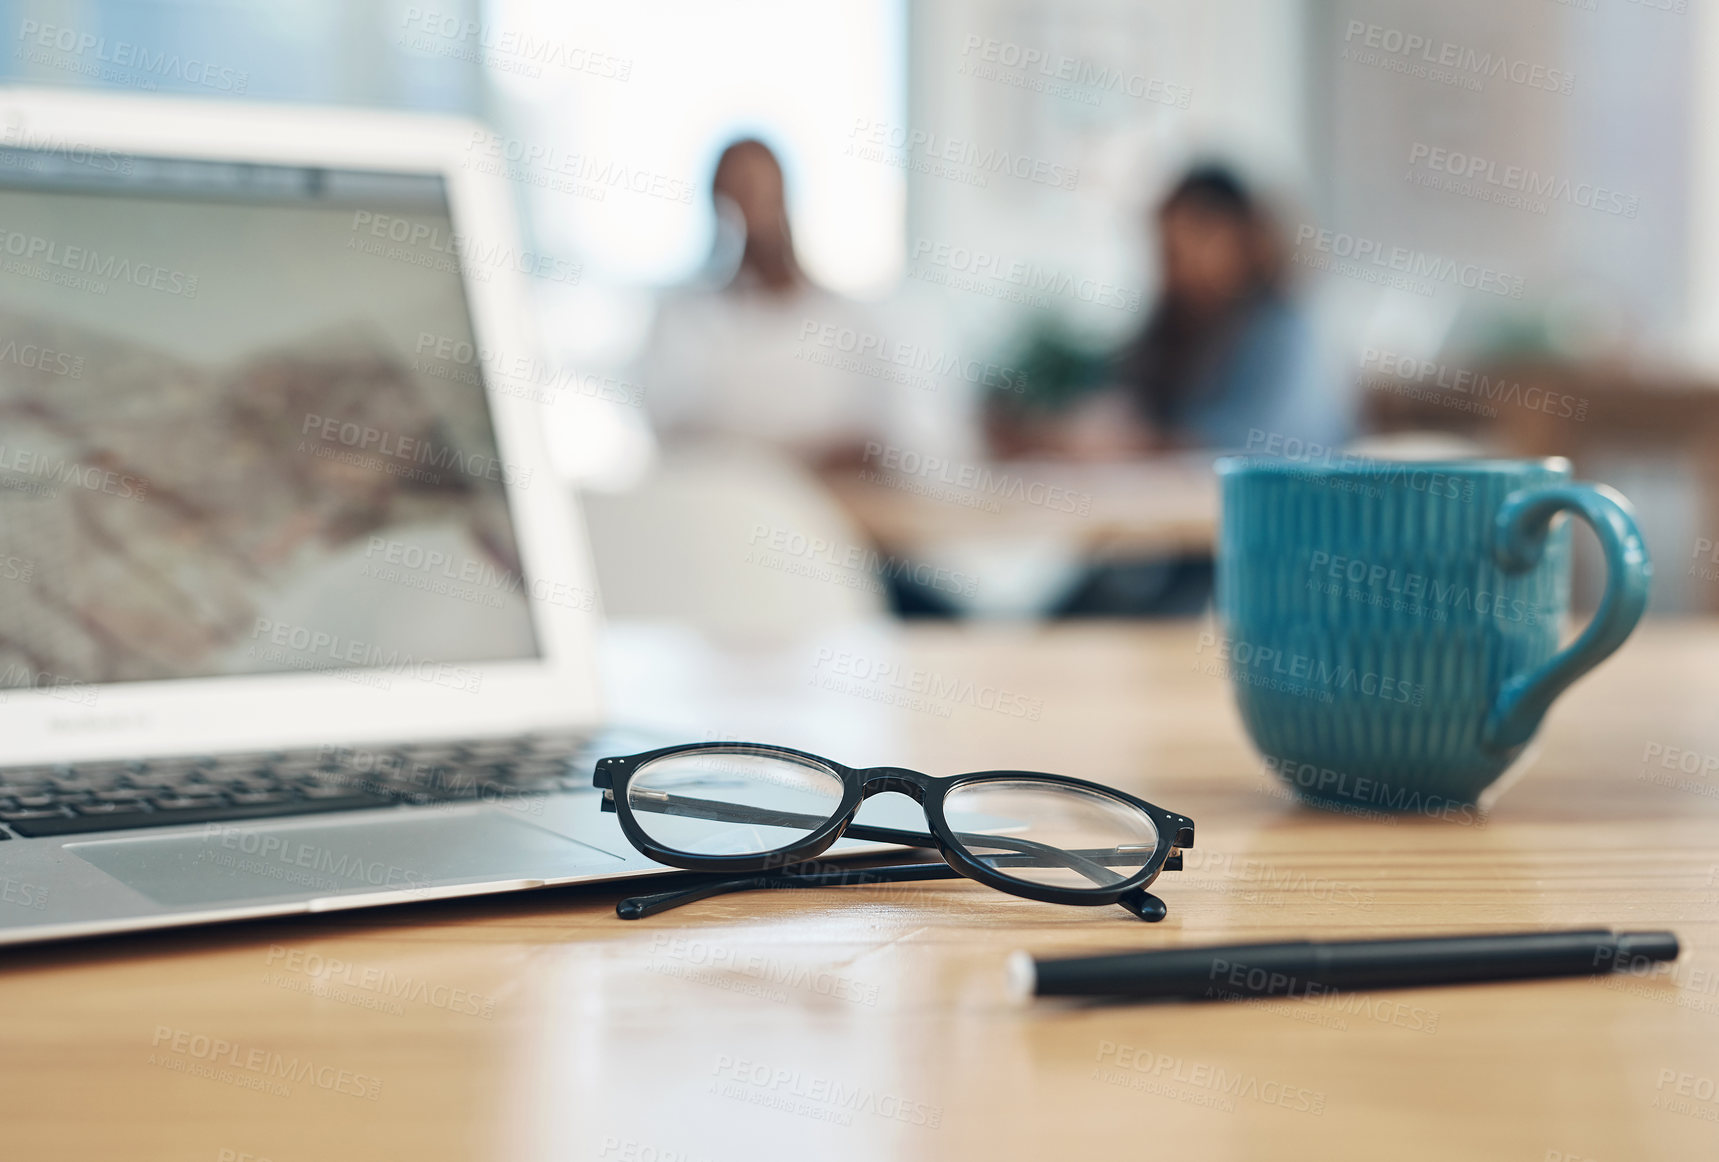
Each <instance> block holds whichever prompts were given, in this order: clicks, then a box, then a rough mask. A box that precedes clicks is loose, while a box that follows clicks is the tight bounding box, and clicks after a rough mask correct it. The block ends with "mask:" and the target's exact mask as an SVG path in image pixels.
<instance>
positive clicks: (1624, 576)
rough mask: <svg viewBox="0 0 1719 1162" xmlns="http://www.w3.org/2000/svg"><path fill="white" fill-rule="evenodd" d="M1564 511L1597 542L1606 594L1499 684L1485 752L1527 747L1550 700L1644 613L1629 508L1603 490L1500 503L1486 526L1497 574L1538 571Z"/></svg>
mask: <svg viewBox="0 0 1719 1162" xmlns="http://www.w3.org/2000/svg"><path fill="white" fill-rule="evenodd" d="M1566 510H1567V511H1569V512H1573V513H1575V514H1576V515H1577V516H1579V517H1581V518H1582V519H1583V520H1585V521H1587V522H1588V526H1589V527H1590V528H1592V529H1593V530H1594V535H1595V536H1596V537H1598V538H1599V540H1600V548H1601V549H1602V550H1603V551H1604V552H1605V555H1606V593H1605V596H1604V597H1602V598H1601V599H1600V607H1599V609H1597V610H1595V611H1594V617H1593V620H1592V621H1590V622H1588V627H1587V628H1586V629H1584V630H1583V631H1582V632H1581V635H1580V636H1578V637H1577V638H1576V640H1575V641H1573V642H1571V643H1570V645H1569V646H1568V647H1567V648H1565V649H1562V650H1559V651H1558V652H1557V653H1556V654H1554V655H1553V656H1552V657H1551V659H1550V660H1548V661H1546V662H1544V663H1542V664H1541V665H1540V666H1538V667H1536V668H1535V669H1533V670H1530V671H1529V672H1528V673H1526V674H1518V675H1516V676H1515V677H1513V678H1510V679H1509V680H1507V681H1506V682H1505V683H1504V688H1503V689H1501V690H1500V691H1499V692H1498V698H1497V699H1496V700H1495V701H1494V702H1493V704H1492V713H1491V714H1490V715H1488V716H1487V720H1486V727H1485V729H1484V731H1483V732H1482V734H1481V743H1482V745H1484V746H1486V747H1488V748H1490V749H1492V750H1511V749H1513V748H1516V747H1519V746H1521V745H1522V744H1523V743H1525V742H1527V741H1528V739H1529V737H1530V736H1532V735H1533V733H1534V731H1535V729H1536V728H1537V727H1538V726H1539V725H1540V719H1541V718H1542V717H1543V716H1544V715H1545V713H1546V710H1547V708H1548V707H1550V706H1551V705H1552V700H1553V699H1554V698H1556V697H1557V696H1558V695H1560V694H1562V693H1563V692H1564V691H1565V689H1567V688H1568V687H1569V685H1570V683H1572V682H1574V681H1575V680H1576V679H1577V678H1580V677H1581V676H1582V675H1583V674H1585V673H1587V672H1588V671H1589V670H1591V669H1593V668H1594V667H1595V666H1597V665H1599V664H1600V663H1601V662H1603V661H1605V660H1606V658H1607V657H1609V656H1610V655H1611V653H1612V651H1613V650H1615V649H1617V648H1618V647H1619V646H1621V645H1623V643H1624V639H1625V638H1627V637H1629V635H1630V631H1632V630H1634V629H1635V625H1636V622H1638V621H1640V620H1641V615H1642V612H1643V611H1644V610H1646V608H1647V591H1648V586H1649V584H1650V583H1651V582H1652V580H1653V562H1652V561H1651V560H1649V559H1648V555H1647V546H1646V545H1644V544H1643V543H1642V539H1641V530H1640V529H1638V528H1637V527H1636V524H1635V517H1634V516H1633V514H1632V511H1631V509H1630V503H1629V501H1627V500H1625V499H1624V498H1623V495H1622V494H1621V493H1619V492H1618V491H1617V490H1616V489H1613V488H1608V487H1607V486H1606V485H1604V484H1558V485H1553V486H1551V487H1548V488H1530V489H1522V490H1519V491H1517V492H1512V493H1511V494H1510V495H1509V496H1506V497H1505V498H1504V503H1503V504H1501V505H1500V506H1499V508H1498V515H1497V516H1495V517H1494V518H1493V521H1492V532H1493V546H1492V555H1493V559H1494V560H1495V561H1497V563H1498V567H1499V568H1501V569H1503V570H1504V571H1505V572H1506V573H1525V572H1527V571H1528V570H1529V569H1532V568H1533V567H1534V566H1535V565H1536V564H1538V563H1539V561H1540V556H1541V553H1542V552H1544V551H1545V548H1546V537H1547V534H1548V533H1549V532H1550V531H1551V527H1552V518H1553V517H1554V516H1556V515H1557V514H1558V513H1560V512H1564V511H1566Z"/></svg>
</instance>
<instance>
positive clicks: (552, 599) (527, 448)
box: [0, 89, 672, 944]
mask: <svg viewBox="0 0 1719 1162" xmlns="http://www.w3.org/2000/svg"><path fill="white" fill-rule="evenodd" d="M491 140H492V138H491V135H490V134H489V133H487V132H486V131H485V130H484V129H483V128H482V127H481V126H480V125H478V124H476V123H474V122H470V121H465V120H460V119H453V118H443V117H426V116H418V115H404V114H397V113H383V112H372V111H336V110H316V109H306V108H291V107H278V106H255V107H251V106H237V105H226V104H218V103H209V102H195V101H183V100H169V99H153V98H151V99H139V98H137V97H132V96H123V97H114V96H108V95H101V94H89V93H79V92H41V91H26V90H15V89H14V90H0V943H5V944H20V943H26V942H32V941H42V940H52V939H60V938H66V937H81V936H90V935H96V934H103V933H114V932H122V931H137V930H142V929H151V928H165V927H169V926H177V925H186V924H202V923H210V922H215V921H225V920H236V919H244V918H253V917H264V916H278V915H287V914H292V913H304V912H321V911H331V910H336V909H347V908H360V907H368V906H374V905H382V904H393V903H399V902H404V901H410V900H423V899H434V898H449V897H458V896H469V895H476V894H480V893H487V892H501V891H512V890H517V889H525V888H535V887H542V886H549V885H559V884H575V883H583V882H591V881H596V880H606V879H615V878H621V877H627V876H636V875H647V874H652V873H657V872H663V871H667V870H671V869H666V868H663V867H661V866H660V865H657V864H654V863H652V862H651V861H649V860H646V859H645V858H643V857H642V856H639V855H638V854H636V853H635V852H634V851H633V850H632V848H631V847H630V846H629V845H628V843H627V842H626V841H625V839H624V838H623V837H622V835H621V834H620V832H619V829H618V828H617V826H616V824H615V821H614V816H613V815H612V814H605V813H603V812H602V811H601V810H600V809H599V807H600V803H599V798H598V796H599V794H600V792H598V791H596V790H593V789H592V788H591V786H590V781H591V779H590V771H591V762H592V759H593V756H592V755H591V753H590V750H591V746H592V739H593V736H594V731H595V730H596V728H597V726H598V723H599V720H600V711H599V704H598V685H597V680H596V675H595V664H594V662H595V647H596V634H597V632H598V629H599V617H600V614H599V605H598V600H597V595H596V592H595V590H594V582H593V579H592V573H591V569H590V564H589V561H588V560H587V557H586V546H585V543H584V539H583V534H582V533H581V531H580V525H579V520H578V516H577V514H576V512H575V511H574V510H573V506H572V501H571V498H570V497H569V496H568V494H567V491H566V490H565V489H564V488H563V487H561V486H559V485H558V483H557V481H556V479H555V477H554V474H553V473H552V471H551V468H550V465H549V461H548V459H547V456H546V453H545V448H544V445H543V441H542V438H541V431H540V425H539V419H538V414H539V408H540V407H541V401H542V400H543V399H545V398H548V396H547V395H546V393H554V392H556V391H566V390H570V389H569V388H567V387H565V386H561V385H559V384H558V382H557V380H556V377H555V376H554V375H553V374H551V373H549V371H548V369H547V368H546V366H545V365H544V364H543V363H542V361H541V360H540V359H539V358H538V356H537V355H536V353H535V350H534V348H533V346H532V340H531V335H530V333H529V330H528V328H527V326H526V323H525V320H526V319H527V318H528V317H529V313H530V312H529V309H528V302H527V298H526V281H527V279H528V278H531V277H538V278H544V277H547V278H561V279H563V280H567V279H569V278H573V277H577V267H576V266H573V265H571V264H569V263H568V262H567V261H566V260H565V259H564V258H563V257H561V256H555V255H546V254H538V253H533V252H531V251H528V250H525V249H522V247H521V245H520V243H519V242H518V240H517V234H516V231H515V229H514V225H513V215H512V209H511V199H512V197H513V186H512V183H510V182H509V181H508V180H507V176H506V174H505V172H504V171H505V167H506V162H505V160H502V161H500V162H498V160H497V158H496V157H495V156H493V155H492V153H493V151H491V150H490V149H489V148H488V143H489V142H490V141H491ZM654 741H655V742H658V743H660V742H662V741H672V740H654Z"/></svg>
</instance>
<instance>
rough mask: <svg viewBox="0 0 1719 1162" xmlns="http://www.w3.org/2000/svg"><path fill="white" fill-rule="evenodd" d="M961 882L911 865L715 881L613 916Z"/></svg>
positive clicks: (637, 902) (644, 899)
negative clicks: (741, 897)
mask: <svg viewBox="0 0 1719 1162" xmlns="http://www.w3.org/2000/svg"><path fill="white" fill-rule="evenodd" d="M960 878H962V877H961V873H960V872H958V871H956V870H955V869H954V868H952V867H950V866H949V865H948V864H946V863H910V864H900V865H897V866H895V867H874V868H849V869H846V870H843V871H823V872H805V873H791V872H774V873H770V874H764V875H753V876H742V877H739V878H736V879H715V880H711V881H710V882H709V883H703V884H697V885H694V886H693V887H690V888H677V889H675V890H674V891H672V892H658V893H656V894H655V895H650V896H631V897H629V898H627V899H625V900H622V901H621V902H620V903H618V904H616V905H615V915H617V916H619V917H620V918H621V919H623V920H642V919H644V918H645V917H646V916H654V915H656V914H657V913H658V912H666V911H668V910H669V909H670V908H678V907H680V906H681V905H682V904H692V903H696V902H698V901H699V900H708V899H709V898H710V897H711V896H721V895H726V894H727V893H729V892H745V891H751V890H753V889H758V888H834V887H842V886H845V885H847V884H901V883H908V882H911V881H914V880H956V879H960Z"/></svg>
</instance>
